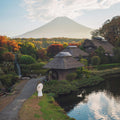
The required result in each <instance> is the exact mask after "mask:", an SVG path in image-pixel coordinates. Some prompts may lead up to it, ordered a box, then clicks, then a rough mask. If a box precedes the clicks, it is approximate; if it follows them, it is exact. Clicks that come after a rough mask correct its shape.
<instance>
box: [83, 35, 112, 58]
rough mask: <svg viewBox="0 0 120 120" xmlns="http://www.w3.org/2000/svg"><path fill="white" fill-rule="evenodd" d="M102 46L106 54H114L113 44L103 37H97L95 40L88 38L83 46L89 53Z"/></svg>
mask: <svg viewBox="0 0 120 120" xmlns="http://www.w3.org/2000/svg"><path fill="white" fill-rule="evenodd" d="M100 46H101V47H102V48H103V49H104V50H105V54H106V55H108V54H109V55H110V56H113V48H114V47H113V45H112V44H110V43H109V42H108V41H107V40H105V39H103V38H99V37H95V38H94V39H93V40H89V39H86V40H85V41H84V43H83V48H84V49H85V51H86V52H87V53H91V52H93V51H95V50H96V49H97V48H98V47H100Z"/></svg>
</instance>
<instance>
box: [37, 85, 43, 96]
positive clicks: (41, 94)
mask: <svg viewBox="0 0 120 120" xmlns="http://www.w3.org/2000/svg"><path fill="white" fill-rule="evenodd" d="M42 89H43V84H42V83H39V84H38V85H37V91H38V97H42V96H43V93H42Z"/></svg>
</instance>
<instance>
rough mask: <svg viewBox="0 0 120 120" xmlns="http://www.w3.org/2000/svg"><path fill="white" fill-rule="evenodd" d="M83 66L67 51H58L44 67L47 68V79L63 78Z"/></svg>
mask: <svg viewBox="0 0 120 120" xmlns="http://www.w3.org/2000/svg"><path fill="white" fill-rule="evenodd" d="M83 66H84V65H83V64H82V63H80V62H78V61H77V60H76V59H74V58H73V57H72V55H71V54H70V53H69V52H60V53H58V54H57V55H56V56H55V57H54V59H53V60H52V61H50V62H49V63H48V64H46V65H45V66H44V68H47V69H49V71H48V73H47V78H48V80H65V79H66V76H67V74H69V73H71V72H74V71H75V70H76V68H78V67H83Z"/></svg>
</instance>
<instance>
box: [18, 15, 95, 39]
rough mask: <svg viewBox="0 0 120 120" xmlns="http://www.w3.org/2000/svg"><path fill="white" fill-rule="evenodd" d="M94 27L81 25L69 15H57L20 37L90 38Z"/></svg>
mask: <svg viewBox="0 0 120 120" xmlns="http://www.w3.org/2000/svg"><path fill="white" fill-rule="evenodd" d="M92 30H93V29H91V28H89V27H86V26H84V25H81V24H79V23H77V22H75V21H73V20H72V19H70V18H67V17H57V18H55V19H53V20H52V21H50V22H48V23H47V24H45V25H43V26H41V27H38V28H36V29H34V30H31V31H29V32H26V33H24V34H22V35H20V36H18V37H20V38H54V37H67V38H90V37H91V35H90V32H91V31H92Z"/></svg>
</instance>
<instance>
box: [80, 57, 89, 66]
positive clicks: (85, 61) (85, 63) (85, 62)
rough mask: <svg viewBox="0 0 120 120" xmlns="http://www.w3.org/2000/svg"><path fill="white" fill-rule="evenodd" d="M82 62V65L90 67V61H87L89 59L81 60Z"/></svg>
mask: <svg viewBox="0 0 120 120" xmlns="http://www.w3.org/2000/svg"><path fill="white" fill-rule="evenodd" d="M80 62H81V63H83V64H84V65H85V66H87V65H88V61H87V59H83V58H82V59H80Z"/></svg>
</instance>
